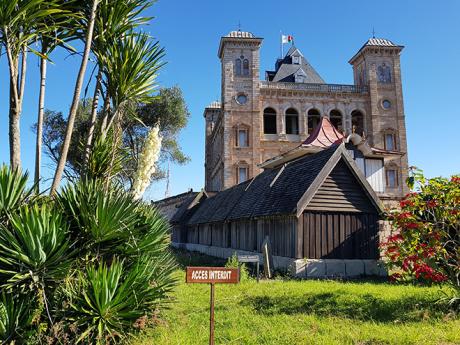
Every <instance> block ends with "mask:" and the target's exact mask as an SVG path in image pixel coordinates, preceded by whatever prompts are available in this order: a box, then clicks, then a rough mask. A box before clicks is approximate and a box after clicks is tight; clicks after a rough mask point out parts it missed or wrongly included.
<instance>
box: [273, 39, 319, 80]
mask: <svg viewBox="0 0 460 345" xmlns="http://www.w3.org/2000/svg"><path fill="white" fill-rule="evenodd" d="M293 56H300V57H301V63H300V64H294V63H292V57H293ZM299 69H302V70H303V72H304V73H305V76H306V78H305V82H306V83H312V84H324V80H323V79H322V78H321V76H320V75H319V74H318V72H316V70H315V69H314V68H313V67H312V66H311V65H310V63H309V62H308V61H307V59H306V58H305V57H304V56H303V54H302V53H301V51H300V50H299V49H298V48H296V47H295V46H294V45H292V46H291V48H290V49H289V51H288V52H287V53H286V55H285V56H284V58H283V59H281V60H278V61H277V63H276V71H274V72H270V71H269V72H267V75H268V76H269V77H270V78H271V79H270V81H273V82H295V76H294V75H295V73H296V72H297V71H298V70H299Z"/></svg>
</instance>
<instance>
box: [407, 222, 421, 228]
mask: <svg viewBox="0 0 460 345" xmlns="http://www.w3.org/2000/svg"><path fill="white" fill-rule="evenodd" d="M405 227H406V228H408V229H417V228H418V227H419V224H417V223H407V224H406V225H405Z"/></svg>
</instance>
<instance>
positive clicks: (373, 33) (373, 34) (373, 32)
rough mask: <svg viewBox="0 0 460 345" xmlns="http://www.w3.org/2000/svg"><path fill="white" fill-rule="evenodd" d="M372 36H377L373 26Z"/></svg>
mask: <svg viewBox="0 0 460 345" xmlns="http://www.w3.org/2000/svg"><path fill="white" fill-rule="evenodd" d="M372 38H375V28H374V27H372Z"/></svg>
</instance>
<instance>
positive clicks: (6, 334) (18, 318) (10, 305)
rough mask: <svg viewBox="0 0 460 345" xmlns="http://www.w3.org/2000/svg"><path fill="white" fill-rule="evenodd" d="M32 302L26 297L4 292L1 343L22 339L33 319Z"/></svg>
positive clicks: (0, 304)
mask: <svg viewBox="0 0 460 345" xmlns="http://www.w3.org/2000/svg"><path fill="white" fill-rule="evenodd" d="M30 310H31V308H30V301H29V300H28V299H27V298H26V297H25V296H18V295H15V294H13V293H12V292H8V293H7V292H6V291H3V292H2V294H1V295H0V342H1V343H2V344H7V343H8V342H9V341H12V340H13V339H15V338H21V337H22V335H23V333H24V330H25V328H26V327H27V326H28V325H29V323H30V321H31V320H30V319H31V312H30Z"/></svg>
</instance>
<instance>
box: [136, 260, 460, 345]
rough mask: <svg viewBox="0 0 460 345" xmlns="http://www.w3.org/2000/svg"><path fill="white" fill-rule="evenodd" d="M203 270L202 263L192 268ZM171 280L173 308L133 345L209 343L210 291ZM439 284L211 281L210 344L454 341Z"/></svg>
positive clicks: (453, 321) (457, 322)
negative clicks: (212, 321) (212, 319)
mask: <svg viewBox="0 0 460 345" xmlns="http://www.w3.org/2000/svg"><path fill="white" fill-rule="evenodd" d="M198 264H200V265H203V266H206V265H207V264H206V262H201V263H198ZM176 276H177V277H178V279H179V282H180V284H179V285H178V286H177V288H176V289H175V295H174V297H175V298H176V300H177V301H176V303H174V304H172V305H171V307H170V308H168V309H163V310H161V312H160V316H159V317H160V318H161V320H165V321H164V322H158V323H157V324H155V326H153V327H152V328H151V329H149V330H148V331H147V332H145V333H144V334H142V335H141V336H139V338H138V340H137V341H134V342H132V344H133V345H151V344H156V345H176V344H207V342H208V337H209V332H204V331H203V332H200V331H197V330H200V329H205V327H207V326H208V324H209V311H208V310H209V286H207V285H206V284H186V283H185V278H184V277H185V272H184V270H178V271H177V272H176ZM443 290H444V287H442V289H441V288H440V287H439V286H436V287H426V286H413V285H408V284H398V285H395V284H389V283H385V282H372V281H368V282H363V281H350V282H343V281H327V280H303V281H299V280H265V281H262V282H260V283H257V282H256V281H255V280H250V281H247V282H245V283H242V284H216V286H215V293H216V294H215V298H216V300H215V306H216V313H215V321H216V329H215V337H216V341H215V342H216V344H248V345H249V344H250V345H256V344H277V345H294V344H295V345H305V344H327V345H342V344H362V345H364V344H367V345H371V344H372V345H383V344H385V345H390V344H392V345H401V344H405V345H415V344H424V345H425V344H426V345H439V344H458V343H460V333H459V332H458V329H460V319H459V318H458V316H456V315H455V314H453V313H446V312H444V311H443V309H442V308H441V306H440V305H439V304H436V303H435V301H437V300H438V299H439V298H440V297H441V296H442V291H443Z"/></svg>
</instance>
